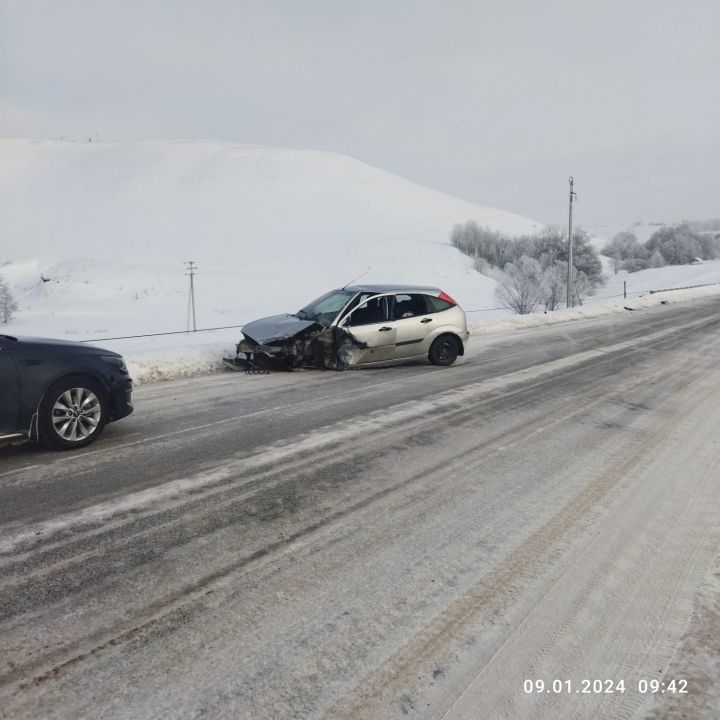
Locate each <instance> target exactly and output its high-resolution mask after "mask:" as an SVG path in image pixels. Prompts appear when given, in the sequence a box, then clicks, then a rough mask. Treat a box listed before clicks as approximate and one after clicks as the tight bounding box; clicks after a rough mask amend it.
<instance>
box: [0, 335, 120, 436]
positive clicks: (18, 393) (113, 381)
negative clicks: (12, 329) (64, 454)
mask: <svg viewBox="0 0 720 720" xmlns="http://www.w3.org/2000/svg"><path fill="white" fill-rule="evenodd" d="M132 411H133V406H132V380H131V379H130V376H129V375H128V371H127V368H126V367H125V361H124V360H123V358H122V356H121V355H118V354H117V353H115V352H112V351H111V350H102V349H101V348H97V347H93V346H92V345H83V344H82V343H75V342H67V341H63V340H47V339H45V338H18V337H12V336H10V335H0V443H2V442H6V441H13V440H22V439H30V440H35V441H38V442H40V443H41V444H42V445H44V446H45V447H50V448H55V449H61V450H69V449H72V448H80V447H84V446H85V445H89V444H90V443H91V442H93V441H95V440H97V438H98V437H100V434H101V433H102V431H103V429H104V428H105V425H107V423H109V422H112V421H113V420H119V419H120V418H123V417H125V416H126V415H129V414H130V413H131V412H132Z"/></svg>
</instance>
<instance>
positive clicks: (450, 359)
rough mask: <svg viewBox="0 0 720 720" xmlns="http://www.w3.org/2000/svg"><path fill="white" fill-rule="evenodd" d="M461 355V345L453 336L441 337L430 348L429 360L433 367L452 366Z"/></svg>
mask: <svg viewBox="0 0 720 720" xmlns="http://www.w3.org/2000/svg"><path fill="white" fill-rule="evenodd" d="M459 354H460V345H459V343H458V341H457V338H455V336H453V335H441V336H440V337H438V338H435V340H434V341H433V344H432V345H431V346H430V352H429V353H428V360H430V362H431V363H432V364H433V365H442V366H445V367H447V366H448V365H452V364H453V363H454V362H455V360H457V356H458V355H459Z"/></svg>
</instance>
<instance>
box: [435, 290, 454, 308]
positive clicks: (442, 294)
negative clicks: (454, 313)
mask: <svg viewBox="0 0 720 720" xmlns="http://www.w3.org/2000/svg"><path fill="white" fill-rule="evenodd" d="M438 297H439V298H440V299H441V300H444V301H445V302H449V303H452V304H453V305H457V303H456V302H455V301H454V300H453V299H452V298H451V297H450V296H449V295H448V294H447V293H445V292H441V293H440V295H438Z"/></svg>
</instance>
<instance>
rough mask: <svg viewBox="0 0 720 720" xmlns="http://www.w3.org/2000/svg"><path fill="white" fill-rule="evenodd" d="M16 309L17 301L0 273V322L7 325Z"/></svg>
mask: <svg viewBox="0 0 720 720" xmlns="http://www.w3.org/2000/svg"><path fill="white" fill-rule="evenodd" d="M16 310H17V303H16V302H15V298H14V297H13V296H12V293H11V292H10V288H9V287H8V284H7V283H6V282H5V280H4V279H3V277H2V276H1V275H0V322H2V323H3V324H4V325H7V324H8V323H9V322H10V321H11V320H12V316H13V313H14V312H15V311H16Z"/></svg>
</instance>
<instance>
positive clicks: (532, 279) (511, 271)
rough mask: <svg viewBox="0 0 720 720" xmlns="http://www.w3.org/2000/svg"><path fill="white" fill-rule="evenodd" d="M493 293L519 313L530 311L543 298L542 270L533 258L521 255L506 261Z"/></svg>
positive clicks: (524, 313)
mask: <svg viewBox="0 0 720 720" xmlns="http://www.w3.org/2000/svg"><path fill="white" fill-rule="evenodd" d="M495 294H496V296H497V298H498V300H500V302H502V303H504V304H505V305H507V306H508V307H509V308H511V309H512V310H514V311H515V312H516V313H518V314H519V315H527V314H529V313H531V312H532V311H533V310H534V309H535V308H536V307H537V306H538V304H539V303H540V302H542V299H543V270H542V267H541V266H540V263H539V262H538V261H537V260H535V259H534V258H531V257H528V256H527V255H523V256H522V257H521V258H519V259H518V260H517V261H516V262H514V263H508V264H507V265H506V266H505V269H504V276H503V278H502V279H501V280H500V282H499V284H498V286H497V289H496V290H495Z"/></svg>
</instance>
